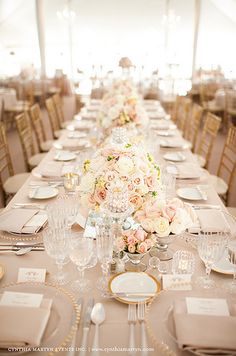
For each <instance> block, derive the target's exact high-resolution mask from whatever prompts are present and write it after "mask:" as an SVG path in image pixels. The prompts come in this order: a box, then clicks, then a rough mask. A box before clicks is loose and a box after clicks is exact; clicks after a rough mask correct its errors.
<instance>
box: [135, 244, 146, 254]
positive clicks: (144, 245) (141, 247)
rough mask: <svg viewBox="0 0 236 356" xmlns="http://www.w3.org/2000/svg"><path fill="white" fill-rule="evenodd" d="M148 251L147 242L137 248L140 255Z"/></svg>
mask: <svg viewBox="0 0 236 356" xmlns="http://www.w3.org/2000/svg"><path fill="white" fill-rule="evenodd" d="M147 250H148V248H147V244H146V242H141V244H139V245H138V247H137V251H138V252H139V253H145V252H147Z"/></svg>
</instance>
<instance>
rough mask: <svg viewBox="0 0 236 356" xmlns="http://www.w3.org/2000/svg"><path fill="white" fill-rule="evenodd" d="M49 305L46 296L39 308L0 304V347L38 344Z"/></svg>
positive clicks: (48, 313) (44, 327) (46, 321)
mask: <svg viewBox="0 0 236 356" xmlns="http://www.w3.org/2000/svg"><path fill="white" fill-rule="evenodd" d="M51 305H52V300H51V299H46V298H45V299H43V300H42V303H41V305H40V307H39V308H31V307H19V306H5V305H4V306H3V305H0V320H1V323H0V348H8V347H24V346H27V345H28V346H39V345H40V343H41V340H42V336H43V334H44V331H45V329H46V326H47V323H48V320H49V316H50V311H51Z"/></svg>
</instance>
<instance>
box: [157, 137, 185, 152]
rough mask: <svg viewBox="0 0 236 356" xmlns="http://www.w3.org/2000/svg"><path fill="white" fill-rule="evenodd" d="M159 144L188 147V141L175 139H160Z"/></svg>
mask: <svg viewBox="0 0 236 356" xmlns="http://www.w3.org/2000/svg"><path fill="white" fill-rule="evenodd" d="M160 146H161V147H163V148H179V149H183V150H184V149H186V148H189V143H188V142H186V141H184V140H183V141H182V140H180V141H175V140H173V141H172V140H168V139H166V140H161V142H160Z"/></svg>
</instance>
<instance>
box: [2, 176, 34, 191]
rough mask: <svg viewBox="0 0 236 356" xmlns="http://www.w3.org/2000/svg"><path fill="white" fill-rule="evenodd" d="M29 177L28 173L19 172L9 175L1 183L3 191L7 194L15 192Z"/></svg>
mask: <svg viewBox="0 0 236 356" xmlns="http://www.w3.org/2000/svg"><path fill="white" fill-rule="evenodd" d="M29 177H30V173H19V174H15V175H14V176H11V177H9V178H8V179H7V180H6V181H5V182H4V184H3V189H4V191H5V192H6V193H7V194H16V193H17V192H18V190H19V189H20V188H21V186H22V185H23V184H24V183H25V181H26V180H27V179H28V178H29Z"/></svg>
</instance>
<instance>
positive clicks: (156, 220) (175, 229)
mask: <svg viewBox="0 0 236 356" xmlns="http://www.w3.org/2000/svg"><path fill="white" fill-rule="evenodd" d="M134 219H135V220H136V221H138V222H139V223H140V224H141V226H142V227H143V229H144V230H145V231H147V232H149V233H156V234H157V235H158V237H166V236H169V235H170V234H181V233H182V232H183V231H185V230H186V229H187V228H189V227H190V226H192V225H193V223H194V221H195V215H194V211H193V210H192V209H191V207H190V206H189V205H185V204H184V203H183V202H182V201H181V200H180V199H178V198H174V199H172V200H171V201H168V202H165V201H163V200H160V199H158V198H157V197H148V199H147V200H146V201H145V202H144V203H143V204H142V206H141V207H140V208H139V209H138V210H137V211H136V212H135V214H134Z"/></svg>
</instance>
